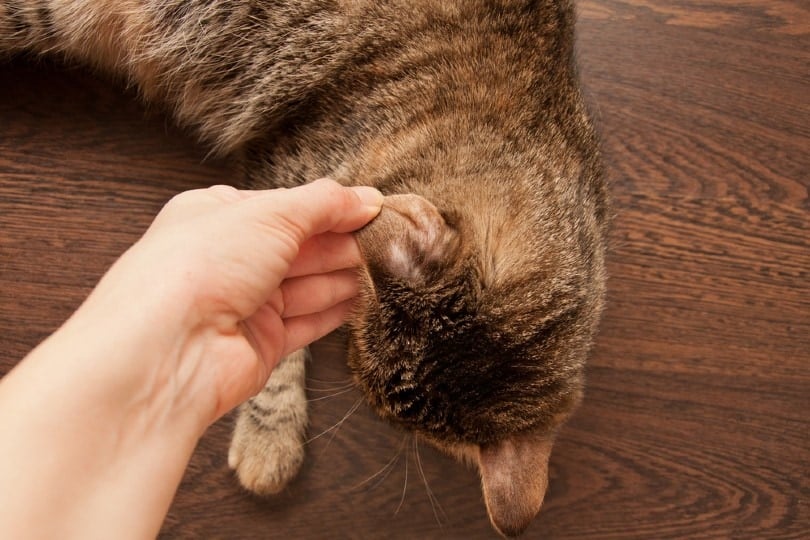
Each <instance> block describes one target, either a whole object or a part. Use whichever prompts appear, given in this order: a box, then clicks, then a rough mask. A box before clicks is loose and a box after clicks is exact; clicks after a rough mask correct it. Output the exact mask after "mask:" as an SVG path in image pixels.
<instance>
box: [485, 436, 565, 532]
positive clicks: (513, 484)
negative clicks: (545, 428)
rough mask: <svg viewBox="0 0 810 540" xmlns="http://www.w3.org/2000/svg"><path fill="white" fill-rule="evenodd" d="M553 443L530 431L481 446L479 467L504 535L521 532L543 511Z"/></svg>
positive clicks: (490, 506)
mask: <svg viewBox="0 0 810 540" xmlns="http://www.w3.org/2000/svg"><path fill="white" fill-rule="evenodd" d="M552 445H553V440H552V439H551V438H550V437H548V436H544V435H538V434H535V433H529V434H521V435H516V436H513V437H512V438H510V439H506V440H504V441H501V442H498V443H494V444H491V445H484V446H482V447H481V450H480V454H479V471H480V473H481V482H482V484H483V490H484V500H485V502H486V505H487V513H488V514H489V519H490V521H491V522H492V525H493V526H494V527H495V528H496V529H497V530H498V532H500V533H501V534H503V535H504V536H508V537H513V536H518V535H519V534H520V533H522V532H523V531H524V530H526V527H528V526H529V523H531V521H532V519H534V517H535V516H536V515H537V513H538V512H539V511H540V506H542V504H543V497H545V494H546V486H548V459H549V456H550V455H551V447H552Z"/></svg>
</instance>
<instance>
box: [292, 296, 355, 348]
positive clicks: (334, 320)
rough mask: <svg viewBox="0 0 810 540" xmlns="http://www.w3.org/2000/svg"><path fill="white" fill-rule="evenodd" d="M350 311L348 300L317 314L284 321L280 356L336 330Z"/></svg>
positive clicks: (350, 302)
mask: <svg viewBox="0 0 810 540" xmlns="http://www.w3.org/2000/svg"><path fill="white" fill-rule="evenodd" d="M351 309H352V301H351V300H349V301H346V302H341V303H340V304H337V305H336V306H332V307H331V308H329V309H327V310H325V311H321V312H319V313H311V314H309V315H301V316H299V317H292V318H289V319H285V320H284V329H285V333H286V339H285V342H284V351H283V352H282V353H281V354H282V356H284V355H286V354H290V353H291V352H293V351H296V350H298V349H300V348H301V347H304V346H305V345H308V344H310V343H312V342H313V341H315V340H317V339H320V338H322V337H323V336H325V335H326V334H328V333H329V332H331V331H332V330H335V329H336V328H338V327H339V326H340V325H341V324H343V321H344V320H345V319H346V316H347V315H348V314H349V312H350V311H351Z"/></svg>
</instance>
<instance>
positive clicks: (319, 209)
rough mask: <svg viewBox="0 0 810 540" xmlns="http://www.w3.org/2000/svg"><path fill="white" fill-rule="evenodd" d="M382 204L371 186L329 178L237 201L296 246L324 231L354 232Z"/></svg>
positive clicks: (370, 218) (259, 220) (376, 211)
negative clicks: (293, 240)
mask: <svg viewBox="0 0 810 540" xmlns="http://www.w3.org/2000/svg"><path fill="white" fill-rule="evenodd" d="M382 204H383V195H382V193H380V192H379V191H377V190H376V189H374V188H372V187H369V186H355V187H346V186H342V185H340V184H338V183H337V182H335V181H334V180H329V179H321V180H316V181H314V182H312V183H310V184H305V185H303V186H298V187H295V188H292V189H284V190H272V191H268V192H260V193H257V194H256V196H254V197H251V198H249V199H247V200H244V201H241V202H240V206H242V205H243V206H244V208H243V211H246V212H248V213H250V215H254V216H256V218H257V220H258V222H259V223H260V224H263V225H266V226H268V227H270V228H272V229H274V230H276V231H278V230H279V229H284V230H285V232H286V233H287V234H289V235H290V236H292V237H293V238H294V239H295V240H296V241H297V243H298V244H301V243H303V242H304V241H305V240H306V239H307V238H310V237H312V236H314V235H316V234H321V233H324V232H339V233H343V232H351V231H354V230H357V229H359V228H360V227H362V226H364V225H365V224H366V223H368V222H369V221H371V220H372V219H374V218H375V217H376V216H377V214H379V213H380V208H382Z"/></svg>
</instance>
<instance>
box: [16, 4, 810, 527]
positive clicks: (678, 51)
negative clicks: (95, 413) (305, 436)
mask: <svg viewBox="0 0 810 540" xmlns="http://www.w3.org/2000/svg"><path fill="white" fill-rule="evenodd" d="M579 12H580V26H579V30H580V41H579V47H578V48H579V59H580V64H581V71H582V74H583V77H584V80H585V84H586V92H587V95H588V96H589V101H590V102H591V103H592V104H593V109H594V111H595V113H596V116H597V118H598V121H599V124H600V130H601V132H602V138H603V149H604V154H605V159H606V162H607V164H608V169H609V175H610V178H611V183H612V193H613V199H614V213H615V220H614V225H613V232H612V239H611V242H612V252H611V256H610V274H611V280H610V291H609V307H608V309H607V311H606V313H605V316H604V321H603V324H602V329H601V333H600V335H599V338H598V341H597V345H596V348H595V351H594V354H593V358H592V361H591V364H590V368H589V371H588V379H589V389H588V394H587V398H586V402H585V404H584V405H583V406H582V408H581V409H580V411H579V412H578V413H577V415H576V417H575V418H574V419H573V421H572V422H571V423H570V424H569V425H568V426H567V427H566V428H565V429H564V431H563V433H562V434H561V437H560V440H559V442H558V444H557V446H556V447H555V451H554V454H553V455H552V459H551V485H550V490H549V493H548V496H547V498H546V501H547V502H546V505H545V507H544V510H543V511H542V513H541V515H540V517H539V518H538V519H537V520H536V522H535V523H534V524H533V525H532V526H531V528H530V529H529V531H528V532H527V534H526V537H527V538H616V539H625V538H639V539H641V538H645V539H646V538H752V539H753V538H757V539H759V538H780V539H781V538H806V537H808V534H810V512H808V501H809V500H810V480H808V478H809V477H810V460H809V459H808V458H809V457H810V450H809V449H810V426H809V425H808V411H810V369H809V368H808V366H810V275H808V272H809V271H810V270H809V269H810V199H809V198H808V188H810V173H809V172H808V171H810V97H808V96H810V68H808V66H810V6H808V5H807V3H806V2H802V1H798V0H796V1H790V0H777V1H767V0H739V1H734V0H709V1H704V2H697V1H694V2H687V1H675V2H670V1H665V0H624V1H618V0H617V1H582V2H580V3H579ZM205 155H206V154H205V149H204V148H201V147H199V146H198V145H196V144H195V143H194V141H193V140H191V139H190V138H189V137H188V136H186V135H184V134H183V133H181V132H179V131H178V130H177V129H175V128H174V127H172V126H171V124H170V123H169V122H168V121H167V120H166V119H165V118H164V117H163V116H161V115H160V114H159V113H158V112H156V111H153V112H150V113H146V112H144V109H143V108H142V107H141V106H140V105H139V104H138V103H137V101H136V100H135V99H134V98H133V97H132V96H131V95H128V94H127V93H126V92H123V91H121V90H120V89H118V88H117V87H116V86H115V85H111V84H109V83H107V82H105V81H100V80H98V79H96V78H94V77H92V76H90V75H88V74H86V73H85V72H82V71H75V70H68V69H65V68H60V67H54V66H52V65H49V64H45V65H34V64H32V63H26V62H21V61H18V62H15V63H14V64H12V65H9V66H4V67H2V68H0V343H1V345H0V373H5V372H7V371H8V370H9V369H10V368H11V367H12V366H13V365H14V364H15V363H16V362H17V361H18V360H19V359H20V358H22V357H23V356H24V355H25V354H26V352H27V351H28V350H30V349H31V348H32V347H33V346H34V345H36V344H37V343H38V342H39V341H40V340H41V339H43V338H44V337H45V336H47V335H48V334H49V333H50V332H52V331H53V330H54V329H55V328H57V327H58V325H59V324H60V323H61V322H62V321H63V320H64V319H65V318H66V317H67V316H68V315H69V314H70V313H71V312H72V310H74V309H75V308H76V307H77V306H78V304H79V303H80V302H81V300H82V299H83V298H84V296H85V295H86V294H87V293H88V292H89V290H90V289H91V288H92V286H93V284H94V283H95V282H96V280H97V279H98V278H99V277H100V275H101V274H102V273H103V272H104V270H105V269H106V268H107V267H108V266H109V265H110V264H111V263H112V262H113V261H114V260H115V258H116V257H117V256H118V255H119V254H120V253H121V252H122V251H123V250H124V249H125V248H126V247H127V246H128V245H129V244H130V243H132V242H133V241H135V240H136V239H137V237H138V236H139V235H140V234H141V233H142V232H143V230H144V229H145V227H146V226H147V225H148V223H149V221H150V220H151V218H152V216H153V215H154V214H155V213H156V212H157V210H158V209H159V208H160V206H161V205H162V204H163V203H164V202H165V201H166V200H167V199H168V198H169V197H171V195H172V194H174V193H176V192H178V191H181V190H184V189H190V188H194V187H200V186H205V185H209V184H213V183H221V182H228V181H230V180H231V179H232V177H233V175H232V172H231V167H230V166H229V164H228V163H226V162H221V161H215V160H210V159H208V160H207V159H205ZM122 309H126V307H125V306H122ZM309 375H310V381H309V383H308V384H309V386H310V391H309V394H310V397H311V399H313V401H312V402H311V407H312V416H313V425H312V428H311V430H310V431H311V433H310V436H311V437H316V436H318V435H319V434H321V433H322V432H324V434H323V435H322V436H318V437H317V438H315V439H314V440H313V441H312V442H311V443H310V444H309V445H308V446H309V448H308V461H307V463H306V465H305V467H304V470H303V471H302V473H301V475H300V477H299V478H298V479H297V480H296V481H295V482H294V484H293V485H292V486H290V488H289V489H288V490H287V492H286V493H284V494H282V495H281V496H280V497H277V498H275V499H270V500H260V499H257V498H254V497H252V496H250V495H248V494H246V493H245V492H243V491H242V490H240V489H239V488H238V486H237V484H236V483H235V481H234V479H233V477H232V475H231V473H230V472H229V471H228V469H227V465H226V451H227V444H228V438H229V435H230V429H231V423H232V418H231V417H228V418H226V419H224V420H223V421H221V422H219V423H218V424H216V425H214V426H213V427H212V428H211V429H210V430H209V432H208V433H207V434H206V436H205V437H204V438H203V439H202V441H201V442H200V445H199V447H198V449H197V451H196V453H195V455H194V458H193V459H192V462H191V464H190V465H189V468H188V472H187V474H186V476H185V479H184V480H183V483H182V485H181V486H180V489H179V491H178V494H177V497H176V500H175V502H174V505H173V507H172V509H171V512H170V514H169V516H168V517H167V519H166V522H165V525H164V528H163V531H162V533H161V536H162V537H165V538H287V537H292V538H358V539H359V538H465V539H473V538H492V537H493V533H492V531H491V529H490V526H489V524H488V521H487V518H486V515H485V511H484V507H483V502H482V499H481V495H480V490H479V486H478V479H477V477H476V474H475V472H474V471H470V470H467V469H465V468H464V467H462V466H460V465H457V464H455V463H454V462H452V461H451V460H449V459H447V458H445V457H443V456H441V455H439V454H438V453H436V452H434V451H433V450H432V449H430V448H421V447H420V448H418V454H417V448H415V447H414V443H413V440H412V439H410V438H406V437H403V435H402V434H401V433H400V432H398V431H397V430H395V429H393V428H391V427H389V426H387V425H385V424H384V423H382V422H381V421H379V420H378V419H376V418H375V417H374V416H373V414H372V413H370V412H369V411H368V410H367V409H366V407H365V406H362V405H361V406H359V407H358V408H357V409H356V411H355V412H354V413H353V414H351V415H349V416H348V417H347V418H345V420H344V417H345V416H346V413H347V411H350V410H351V409H352V408H353V407H354V405H355V404H356V403H357V400H358V399H359V395H358V394H357V392H356V391H355V390H353V389H351V388H347V387H346V382H347V377H348V373H347V370H346V367H345V365H344V364H343V362H342V340H341V338H340V336H332V337H331V338H328V339H326V340H324V341H322V342H321V343H319V344H318V346H317V347H316V350H315V361H314V362H313V364H312V366H311V370H310V374H309ZM335 425H338V426H339V427H338V428H335V429H333V430H331V431H326V430H327V429H329V428H330V427H332V426H335ZM406 463H407V467H406ZM420 464H421V472H422V473H423V474H420ZM375 475H376V476H375ZM423 477H424V480H423ZM406 478H407V479H406ZM426 484H427V485H429V489H430V491H432V493H433V496H434V497H435V500H437V501H438V504H437V505H436V506H435V509H434V506H433V505H432V504H431V500H430V497H429V496H428V488H427V487H426Z"/></svg>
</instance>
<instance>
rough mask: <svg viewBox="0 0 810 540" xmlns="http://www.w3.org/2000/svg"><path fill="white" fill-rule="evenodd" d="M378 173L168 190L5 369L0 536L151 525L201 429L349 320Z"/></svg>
mask: <svg viewBox="0 0 810 540" xmlns="http://www.w3.org/2000/svg"><path fill="white" fill-rule="evenodd" d="M381 205H382V195H380V193H379V192H378V191H376V190H374V189H372V188H345V187H341V186H339V185H338V184H336V183H335V182H332V181H329V180H319V181H316V182H313V183H312V184H308V185H305V186H301V187H298V188H294V189H289V190H271V191H254V192H248V191H238V190H236V189H233V188H230V187H227V186H215V187H213V188H209V189H205V190H196V191H190V192H186V193H183V194H180V195H178V196H177V197H175V198H174V199H172V200H171V201H170V202H169V203H168V204H167V205H166V206H165V207H164V209H163V210H162V211H161V212H160V214H159V215H158V216H157V217H156V218H155V220H154V222H153V223H152V225H151V226H150V228H149V229H148V230H147V232H146V233H145V234H144V236H143V237H142V238H141V239H140V240H139V241H138V242H137V243H136V244H134V245H133V246H132V247H131V248H130V249H129V250H128V251H127V252H126V253H124V255H123V256H122V257H121V258H120V259H119V260H118V261H117V262H116V263H115V264H114V265H113V266H112V268H111V269H110V270H109V271H108V272H107V274H106V275H105V276H104V277H103V278H102V279H101V281H100V282H99V284H98V285H97V287H96V288H95V289H94V290H93V292H92V293H91V294H90V296H89V297H88V298H87V300H86V301H85V303H84V304H83V305H82V306H81V307H80V308H79V309H78V310H77V311H76V313H75V314H74V315H73V316H72V317H71V318H70V319H69V320H68V321H67V322H66V323H65V324H64V325H63V326H62V327H61V328H60V329H59V330H57V331H56V332H55V333H54V334H53V335H51V336H50V337H49V338H48V339H46V340H45V341H44V342H43V343H42V344H40V345H39V346H38V347H37V348H36V349H34V350H33V351H32V352H31V353H30V354H29V355H28V356H27V357H26V358H25V359H23V360H22V362H20V364H19V365H18V366H16V367H15V368H14V369H13V370H12V371H11V373H9V374H8V375H7V376H6V377H5V378H4V379H3V380H2V382H1V383H0V455H2V456H3V459H2V460H0V485H1V486H3V489H0V537H3V538H34V537H37V538H57V537H58V538H72V537H81V538H124V537H132V538H144V537H154V536H155V535H156V534H157V532H158V531H159V529H160V525H161V523H162V521H163V519H164V517H165V515H166V512H167V511H168V508H169V505H170V503H171V500H172V498H173V496H174V493H175V490H176V489H177V486H178V484H179V483H180V480H181V478H182V475H183V471H184V469H185V467H186V465H187V463H188V460H189V459H190V457H191V454H192V452H193V450H194V447H195V445H196V443H197V441H198V439H199V437H200V436H201V435H202V433H203V432H204V431H205V429H206V428H207V427H208V426H209V425H210V424H211V423H212V422H214V421H215V420H217V419H218V418H219V417H221V416H222V415H223V414H224V413H226V412H227V411H229V410H230V409H232V408H234V407H235V406H236V405H238V404H239V403H241V402H243V401H244V400H246V399H248V398H249V397H250V396H252V395H254V394H255V393H257V392H258V391H259V390H260V389H261V388H262V386H263V385H264V383H265V382H266V380H267V378H268V377H269V375H270V372H271V371H272V369H273V368H274V366H275V365H276V364H277V362H278V361H279V359H280V358H281V357H282V356H283V355H284V354H287V353H289V352H291V351H294V350H296V349H299V348H301V347H302V346H304V345H306V344H308V343H309V342H311V341H313V340H315V339H317V338H318V337H321V336H323V335H324V334H326V333H328V332H329V331H331V330H333V329H334V328H336V327H337V326H339V325H340V324H341V322H342V321H343V318H344V317H345V315H346V314H347V311H348V310H349V308H350V304H351V299H352V298H353V296H354V295H355V294H356V293H357V283H356V279H355V277H354V272H352V271H351V270H349V269H351V268H353V267H355V266H357V265H358V264H359V263H360V254H359V250H358V248H357V245H356V243H355V241H354V238H353V236H352V235H351V234H350V232H351V231H354V230H356V229H358V228H360V227H362V226H363V225H365V224H366V223H367V222H368V221H370V220H371V219H373V218H374V217H375V216H376V215H377V213H378V212H379V211H380V207H381Z"/></svg>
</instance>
